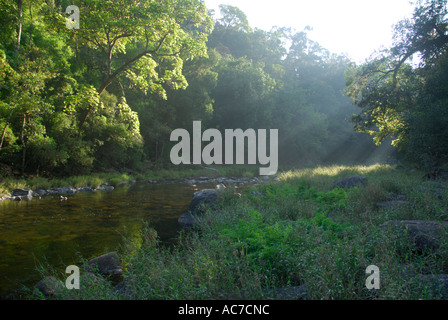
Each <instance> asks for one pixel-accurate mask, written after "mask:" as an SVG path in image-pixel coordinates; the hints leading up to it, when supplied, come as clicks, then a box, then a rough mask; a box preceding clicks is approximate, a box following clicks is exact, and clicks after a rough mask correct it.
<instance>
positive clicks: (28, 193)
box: [11, 189, 33, 200]
mask: <svg viewBox="0 0 448 320" xmlns="http://www.w3.org/2000/svg"><path fill="white" fill-rule="evenodd" d="M11 197H20V200H31V199H33V191H32V190H31V189H14V190H13V191H12V193H11Z"/></svg>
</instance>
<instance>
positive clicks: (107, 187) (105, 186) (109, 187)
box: [96, 184, 115, 191]
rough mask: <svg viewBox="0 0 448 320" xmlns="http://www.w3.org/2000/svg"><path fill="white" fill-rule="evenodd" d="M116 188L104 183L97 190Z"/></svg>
mask: <svg viewBox="0 0 448 320" xmlns="http://www.w3.org/2000/svg"><path fill="white" fill-rule="evenodd" d="M114 189H115V188H114V187H113V186H108V185H105V184H103V185H101V186H99V187H98V188H96V190H98V191H112V190H114Z"/></svg>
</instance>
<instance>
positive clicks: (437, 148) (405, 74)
mask: <svg viewBox="0 0 448 320" xmlns="http://www.w3.org/2000/svg"><path fill="white" fill-rule="evenodd" d="M447 10H448V8H447V1H446V0H424V1H423V0H422V1H418V2H417V5H416V7H415V10H414V14H413V16H412V17H411V18H409V19H405V20H403V21H401V22H399V23H398V24H397V25H396V26H395V36H394V45H393V46H392V48H390V49H387V50H384V51H382V52H379V53H378V55H377V56H375V57H373V58H372V59H370V61H367V62H366V63H365V64H363V65H361V66H358V67H354V68H352V69H351V70H350V72H349V73H348V75H349V76H348V92H349V94H350V96H351V97H352V98H353V100H354V102H355V103H356V104H357V105H358V106H359V107H360V108H361V109H362V112H361V113H360V114H359V115H357V116H355V117H354V120H355V122H356V127H357V130H358V131H361V132H369V133H370V134H371V135H373V136H374V140H375V142H376V143H378V144H379V143H381V142H383V141H384V140H385V139H386V138H388V137H391V138H392V139H393V144H394V145H395V146H397V147H398V148H399V149H400V150H401V151H402V152H403V154H404V155H405V156H406V157H407V158H408V159H409V160H411V161H413V162H415V163H417V164H419V165H420V166H422V167H423V168H424V169H430V168H432V167H434V166H441V165H445V164H446V162H447V160H448V144H447V143H446V142H447V141H448V130H447V126H446V123H447V121H448V117H447V116H448V114H447V108H446V103H447V101H448V100H447V98H448V91H447V88H448V78H447V73H446V71H447V68H448V64H447V59H448V57H447V49H448V35H447V32H446V28H447V26H448V20H447V13H448V11H447Z"/></svg>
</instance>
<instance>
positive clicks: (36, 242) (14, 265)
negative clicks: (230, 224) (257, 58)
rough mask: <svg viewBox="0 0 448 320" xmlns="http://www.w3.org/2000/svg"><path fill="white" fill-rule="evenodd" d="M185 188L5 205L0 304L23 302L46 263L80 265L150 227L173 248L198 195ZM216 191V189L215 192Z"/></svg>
mask: <svg viewBox="0 0 448 320" xmlns="http://www.w3.org/2000/svg"><path fill="white" fill-rule="evenodd" d="M207 187H212V186H211V185H210V186H208V185H207V184H202V185H200V186H199V187H198V186H196V185H191V184H186V183H157V184H150V183H145V182H142V183H135V184H133V185H127V186H121V187H117V188H116V189H114V190H112V191H96V192H78V193H76V194H73V195H68V196H67V200H62V201H61V200H60V199H59V197H60V195H56V194H55V195H48V196H44V197H42V198H41V199H37V198H33V199H32V200H29V201H11V200H5V201H2V202H0V299H23V298H24V297H23V291H22V288H23V287H24V286H25V287H27V288H31V287H33V286H34V285H35V284H36V283H37V282H38V281H39V280H40V279H41V275H40V273H39V272H38V271H37V266H38V265H40V264H42V263H48V265H51V266H54V267H56V268H58V267H59V268H61V269H65V266H68V265H71V264H78V263H79V262H80V261H81V259H90V258H92V257H95V256H99V255H101V254H103V253H106V252H108V251H114V250H117V248H119V246H120V245H121V244H122V243H123V237H124V236H127V237H132V235H136V234H138V233H139V231H140V230H141V229H142V227H143V225H144V223H145V222H148V221H149V223H150V225H151V227H153V228H154V229H155V230H156V231H157V233H158V235H159V239H160V240H161V242H162V243H166V244H170V243H174V242H175V239H176V237H177V235H178V233H179V231H180V227H179V223H178V221H177V220H178V218H179V217H180V216H181V215H182V214H183V213H184V212H185V211H186V209H187V207H188V205H189V203H190V201H191V199H192V196H193V193H194V192H195V191H197V190H199V189H205V188H207ZM213 187H214V186H213Z"/></svg>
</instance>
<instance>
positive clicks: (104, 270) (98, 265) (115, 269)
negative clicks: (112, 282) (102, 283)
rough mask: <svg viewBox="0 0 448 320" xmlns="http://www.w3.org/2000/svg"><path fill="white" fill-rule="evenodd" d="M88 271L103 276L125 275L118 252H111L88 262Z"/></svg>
mask: <svg viewBox="0 0 448 320" xmlns="http://www.w3.org/2000/svg"><path fill="white" fill-rule="evenodd" d="M86 271H88V272H98V273H100V274H101V275H103V276H111V277H116V276H119V275H121V274H122V273H123V270H122V269H121V262H120V258H119V257H118V254H117V253H116V252H109V253H106V254H103V255H102V256H99V257H96V258H93V259H92V260H89V261H88V262H87V266H86Z"/></svg>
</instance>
